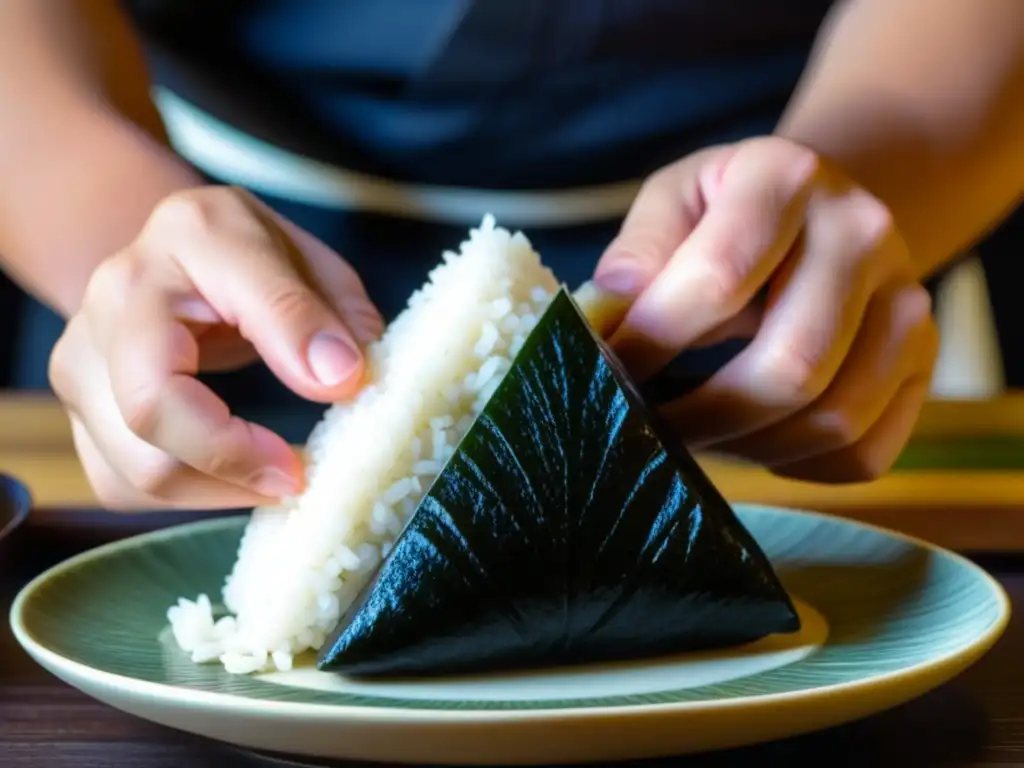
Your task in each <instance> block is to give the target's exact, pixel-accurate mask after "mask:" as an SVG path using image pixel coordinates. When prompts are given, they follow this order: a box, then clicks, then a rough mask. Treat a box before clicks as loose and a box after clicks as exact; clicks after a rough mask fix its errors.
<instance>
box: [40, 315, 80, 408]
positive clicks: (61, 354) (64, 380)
mask: <svg viewBox="0 0 1024 768" xmlns="http://www.w3.org/2000/svg"><path fill="white" fill-rule="evenodd" d="M70 368H71V366H70V360H69V345H68V332H67V330H65V331H64V333H62V334H61V335H60V337H59V338H58V339H57V343H56V344H54V345H53V349H52V350H51V351H50V359H49V361H48V363H47V367H46V377H47V379H48V380H49V382H50V388H51V389H52V390H53V393H54V395H55V396H56V397H57V399H58V400H60V401H61V402H62V403H65V404H67V403H69V402H70V401H71V400H72V399H73V389H72V388H71V387H70V386H69V384H70V383H71V382H72V381H73V378H72V377H71V375H70V373H71V370H70Z"/></svg>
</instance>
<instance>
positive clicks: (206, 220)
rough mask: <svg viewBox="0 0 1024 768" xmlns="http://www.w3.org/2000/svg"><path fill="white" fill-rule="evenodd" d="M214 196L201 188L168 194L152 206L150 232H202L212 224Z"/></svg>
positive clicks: (214, 204)
mask: <svg viewBox="0 0 1024 768" xmlns="http://www.w3.org/2000/svg"><path fill="white" fill-rule="evenodd" d="M216 202H217V200H216V197H215V196H213V195H206V194H203V193H202V190H187V191H184V192H175V193H173V194H171V195H168V196H167V197H165V198H164V199H163V200H161V201H160V202H159V203H157V204H156V206H155V207H154V208H153V213H152V214H151V215H150V218H149V223H150V225H151V226H150V228H149V231H151V232H154V231H155V232H161V233H162V232H180V231H182V230H184V231H188V232H203V231H206V230H208V229H210V227H211V226H212V222H213V221H214V220H215V218H216V215H215V212H214V208H215V206H216Z"/></svg>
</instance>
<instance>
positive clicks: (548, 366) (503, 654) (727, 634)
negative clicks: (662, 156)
mask: <svg viewBox="0 0 1024 768" xmlns="http://www.w3.org/2000/svg"><path fill="white" fill-rule="evenodd" d="M798 629H799V619H798V617H797V615H796V612H795V610H794V608H793V605H792V603H791V602H790V600H789V598H788V596H787V595H786V593H785V591H784V589H783V587H782V586H781V584H780V582H779V581H778V579H777V578H776V575H775V573H774V571H773V569H772V567H771V564H770V563H769V562H768V560H767V558H766V557H765V556H764V554H763V552H762V551H761V549H760V548H759V547H758V545H757V543H756V542H755V541H754V539H753V538H752V537H751V536H750V534H749V533H748V532H747V530H746V529H745V528H744V527H743V525H742V524H741V523H740V522H739V520H738V519H737V518H736V517H735V515H734V514H733V512H732V510H731V509H730V507H729V506H728V504H727V503H726V502H725V500H724V499H723V498H722V497H721V496H720V495H719V493H718V492H717V491H716V490H715V488H714V487H713V485H712V484H711V482H710V481H709V480H708V478H707V477H706V476H705V475H704V474H703V472H702V471H701V470H700V468H699V467H698V465H697V464H696V462H694V461H693V459H692V458H691V457H690V456H689V454H688V453H687V452H686V451H685V449H684V448H682V447H681V446H676V445H673V443H672V442H670V441H669V439H667V437H666V436H665V432H664V431H663V430H662V429H661V428H660V427H659V425H658V424H657V422H656V419H655V418H654V417H653V415H652V413H651V412H649V411H648V409H647V408H646V407H645V405H644V402H643V400H642V398H641V397H640V395H639V394H638V392H637V390H636V389H635V387H634V386H633V384H632V383H631V381H630V379H629V378H628V376H627V375H626V374H625V373H624V372H623V371H622V370H621V369H620V367H619V366H618V364H617V363H616V361H615V358H614V357H613V356H612V355H611V354H610V353H609V352H608V350H607V349H606V348H605V346H604V345H603V343H602V342H601V341H600V340H599V339H598V338H597V337H596V336H595V335H594V334H593V333H592V331H591V330H590V328H589V327H588V326H587V324H586V321H585V320H584V318H583V317H582V315H581V314H580V313H579V310H578V309H577V308H576V306H575V304H574V303H573V301H572V299H571V298H570V296H569V295H568V294H567V293H566V292H565V291H564V290H563V291H561V292H560V293H559V294H558V295H557V296H556V298H555V299H554V301H553V302H552V304H551V306H550V307H549V309H548V310H547V311H546V312H545V314H544V316H543V317H542V318H541V320H540V322H539V323H538V325H537V327H536V328H535V329H534V331H533V332H532V333H531V335H530V336H529V338H528V339H527V342H526V344H525V345H524V347H523V349H522V351H521V352H520V353H519V354H518V355H517V357H516V359H515V361H514V364H513V366H512V369H511V370H510V372H509V373H508V374H507V375H506V377H505V379H504V381H503V382H502V384H501V386H500V387H499V388H498V390H497V391H496V392H495V394H494V395H493V396H492V398H491V399H490V401H489V402H488V404H487V406H486V407H485V409H484V411H483V412H482V414H481V415H480V417H479V418H478V419H477V421H476V423H475V424H474V425H473V427H472V428H471V429H470V431H469V432H468V433H467V435H466V436H465V438H464V439H463V440H462V442H461V443H460V445H459V446H458V448H457V450H456V452H455V454H454V455H453V457H452V458H451V459H450V460H449V462H448V464H447V465H446V467H445V469H444V470H443V471H442V473H441V474H440V475H439V476H438V478H437V479H436V480H435V482H434V483H433V485H432V486H431V488H430V489H429V491H428V493H427V494H426V496H425V498H424V499H423V501H422V502H421V504H420V506H419V508H418V510H417V511H416V514H415V515H414V517H413V519H412V521H411V522H410V524H409V526H408V527H407V528H406V530H405V532H404V533H403V534H402V536H401V537H400V538H399V539H398V541H397V542H396V543H395V546H394V548H393V549H392V551H391V553H390V554H389V556H388V558H387V559H386V560H385V562H384V564H383V565H382V566H381V568H380V570H379V571H378V573H377V574H376V576H375V578H374V579H373V580H372V581H371V582H370V583H369V584H368V585H367V586H366V588H365V589H364V590H363V593H362V594H361V595H360V597H359V599H358V600H357V601H356V603H355V604H354V606H353V608H352V609H351V610H350V611H349V613H348V614H347V615H346V617H344V618H343V620H342V622H341V624H340V625H339V627H338V628H337V630H336V631H335V634H334V636H333V637H332V638H330V640H329V641H328V643H327V644H325V646H324V648H323V649H322V651H321V653H320V656H319V659H318V666H319V667H320V669H322V670H331V671H338V672H343V673H345V674H349V675H363V676H372V675H433V674H445V673H448V674H450V673H468V672H484V671H498V670H511V669H516V668H523V667H542V666H550V665H559V664H572V663H585V662H595V661H610V660H619V659H627V658H637V657H644V656H654V655H660V654H668V653H678V652H684V651H694V650H704V649H709V648H714V647H724V646H729V645H735V644H739V643H745V642H750V641H753V640H756V639H758V638H761V637H764V636H765V635H768V634H772V633H776V632H792V631H796V630H798Z"/></svg>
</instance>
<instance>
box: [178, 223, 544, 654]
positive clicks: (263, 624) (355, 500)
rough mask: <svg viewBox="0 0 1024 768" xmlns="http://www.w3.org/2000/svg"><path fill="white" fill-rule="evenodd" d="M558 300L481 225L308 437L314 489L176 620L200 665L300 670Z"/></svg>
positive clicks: (265, 521)
mask: <svg viewBox="0 0 1024 768" xmlns="http://www.w3.org/2000/svg"><path fill="white" fill-rule="evenodd" d="M557 289H558V283H557V281H556V279H555V277H554V275H553V274H552V273H551V272H550V271H549V270H548V269H546V268H545V267H544V266H543V265H542V263H541V260H540V257H539V255H538V254H537V253H536V252H535V251H534V250H533V248H532V247H531V245H530V243H529V241H528V240H527V239H526V237H524V236H523V235H522V234H521V233H517V234H515V235H512V234H510V233H509V232H508V231H507V230H504V229H501V228H498V227H496V226H495V222H494V219H493V217H491V216H487V217H485V218H484V220H483V223H482V225H481V226H480V228H479V229H474V230H472V231H471V232H470V237H469V239H468V240H467V241H466V242H464V243H462V246H461V250H460V252H459V253H458V254H455V253H445V254H444V256H443V263H442V264H441V265H439V266H438V267H437V268H436V269H434V270H433V271H432V272H431V274H430V279H429V281H428V282H427V283H426V285H424V286H423V288H421V289H420V290H419V291H417V292H416V293H415V294H414V295H413V296H412V297H411V298H410V300H409V305H408V308H407V309H406V310H405V311H404V312H403V313H402V314H400V315H399V316H398V317H397V318H396V319H395V320H394V321H393V322H392V323H391V325H390V326H389V327H388V329H387V331H386V332H385V334H384V336H383V338H382V339H381V340H380V341H379V342H377V343H376V344H375V345H373V346H372V347H371V348H370V349H369V351H368V357H369V361H370V365H371V371H372V376H371V383H370V384H369V385H368V386H367V387H365V388H364V389H363V390H362V391H361V393H360V394H359V395H358V396H357V397H356V398H355V399H354V400H353V401H350V402H346V403H339V404H336V405H333V406H332V407H331V408H329V409H328V410H327V412H326V414H325V415H324V417H323V419H322V420H321V422H320V423H319V424H318V425H317V426H316V428H315V429H314V430H313V432H312V433H311V434H310V437H309V441H308V443H307V445H306V451H307V463H308V466H307V470H306V472H307V478H308V482H307V487H306V490H305V491H304V492H303V493H302V495H301V496H299V497H298V498H295V499H293V500H289V501H288V502H287V503H285V504H282V505H281V506H276V507H271V508H260V509H256V510H254V512H253V515H252V518H251V520H250V522H249V524H248V526H247V527H246V530H245V534H244V537H243V539H242V542H241V545H240V548H239V552H238V558H237V561H236V563H235V567H234V570H233V572H232V573H231V574H230V576H229V577H228V579H227V582H226V583H225V585H224V588H223V601H224V605H225V606H226V607H227V609H228V611H230V613H231V614H232V615H230V616H225V617H223V618H220V619H219V620H216V621H215V619H214V612H213V606H212V604H211V602H210V600H209V598H208V597H207V596H206V595H200V596H199V597H198V599H196V600H187V599H185V598H182V599H181V600H179V601H178V604H177V605H175V606H173V607H172V608H170V610H169V611H168V613H167V617H168V620H169V621H170V624H171V628H172V631H173V633H174V637H175V640H176V642H177V643H178V645H179V646H180V647H181V648H182V649H183V650H184V651H186V652H188V653H189V654H191V657H192V660H193V661H194V662H196V663H205V662H215V661H219V662H220V663H221V664H223V666H224V668H225V669H226V670H227V671H229V672H233V673H240V674H250V673H255V672H262V671H271V670H275V669H276V670H281V671H286V670H288V669H290V668H291V666H292V663H293V659H294V657H295V656H296V655H297V654H300V653H303V652H305V651H308V650H316V649H319V648H320V646H321V645H322V644H323V643H324V641H325V640H326V639H327V637H328V636H329V635H330V633H331V632H332V631H333V630H334V628H335V627H336V626H337V624H338V622H339V620H340V619H341V617H342V616H343V614H344V613H345V611H346V610H347V609H348V608H349V606H350V605H351V603H352V601H353V600H354V598H355V597H356V596H357V595H358V593H359V591H360V589H361V588H362V587H363V586H364V585H365V584H366V582H367V581H368V580H369V578H370V577H371V576H372V575H373V573H374V572H375V570H376V568H377V567H378V566H379V564H380V563H381V561H382V558H383V557H384V556H386V555H387V553H388V550H389V549H390V547H391V546H392V544H393V542H394V540H395V538H396V537H397V536H398V535H399V534H400V533H401V532H402V530H403V528H404V527H405V525H406V523H407V522H408V521H409V518H410V517H411V515H412V513H413V512H414V511H415V509H416V506H417V504H418V503H419V501H420V499H421V498H422V496H423V494H424V493H425V492H426V490H427V488H428V487H429V485H430V483H431V482H432V481H433V479H434V477H435V476H436V475H437V474H438V472H439V471H440V470H441V468H442V467H443V465H444V463H445V461H447V459H448V458H449V457H450V456H451V455H452V452H453V451H454V449H455V446H456V445H457V443H458V442H459V440H460V439H461V438H462V437H463V435H465V433H466V432H467V430H468V429H469V427H470V425H471V424H472V422H473V420H474V418H475V416H476V415H477V414H478V413H479V412H480V410H481V409H482V407H483V405H484V404H485V403H486V401H487V400H488V399H489V398H490V396H491V394H492V393H493V392H494V390H495V388H496V387H497V386H498V384H499V383H500V381H501V379H502V377H503V376H504V374H505V373H506V372H507V371H508V369H509V366H510V362H511V359H512V357H514V356H515V354H516V353H517V352H518V351H519V349H520V347H521V346H522V343H523V341H524V339H525V338H526V336H527V334H528V333H529V332H530V330H531V329H532V328H533V327H534V326H535V325H536V323H537V320H538V318H539V317H540V315H541V314H542V313H543V311H544V309H545V308H546V306H547V305H548V303H549V302H550V300H551V298H552V296H553V295H554V293H555V292H556V291H557Z"/></svg>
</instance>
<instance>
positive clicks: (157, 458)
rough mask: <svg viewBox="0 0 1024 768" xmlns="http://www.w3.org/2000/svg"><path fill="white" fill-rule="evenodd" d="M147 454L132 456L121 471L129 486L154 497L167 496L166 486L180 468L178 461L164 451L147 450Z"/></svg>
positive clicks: (161, 497)
mask: <svg viewBox="0 0 1024 768" xmlns="http://www.w3.org/2000/svg"><path fill="white" fill-rule="evenodd" d="M147 454H149V455H147V456H145V457H144V458H143V457H133V460H132V461H131V462H129V463H127V464H126V465H125V466H123V467H121V473H122V474H123V475H124V477H125V478H126V479H127V480H128V482H129V483H130V484H131V486H132V487H133V488H134V489H136V490H137V491H140V492H141V493H144V494H145V495H147V496H152V497H153V498H155V499H163V498H166V496H167V487H168V485H169V483H170V482H171V481H172V480H173V479H174V478H175V476H176V475H177V474H178V472H179V471H180V468H181V464H180V462H178V461H177V460H176V459H174V458H173V457H171V456H168V455H167V454H164V453H157V452H155V451H154V452H149V451H147Z"/></svg>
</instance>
